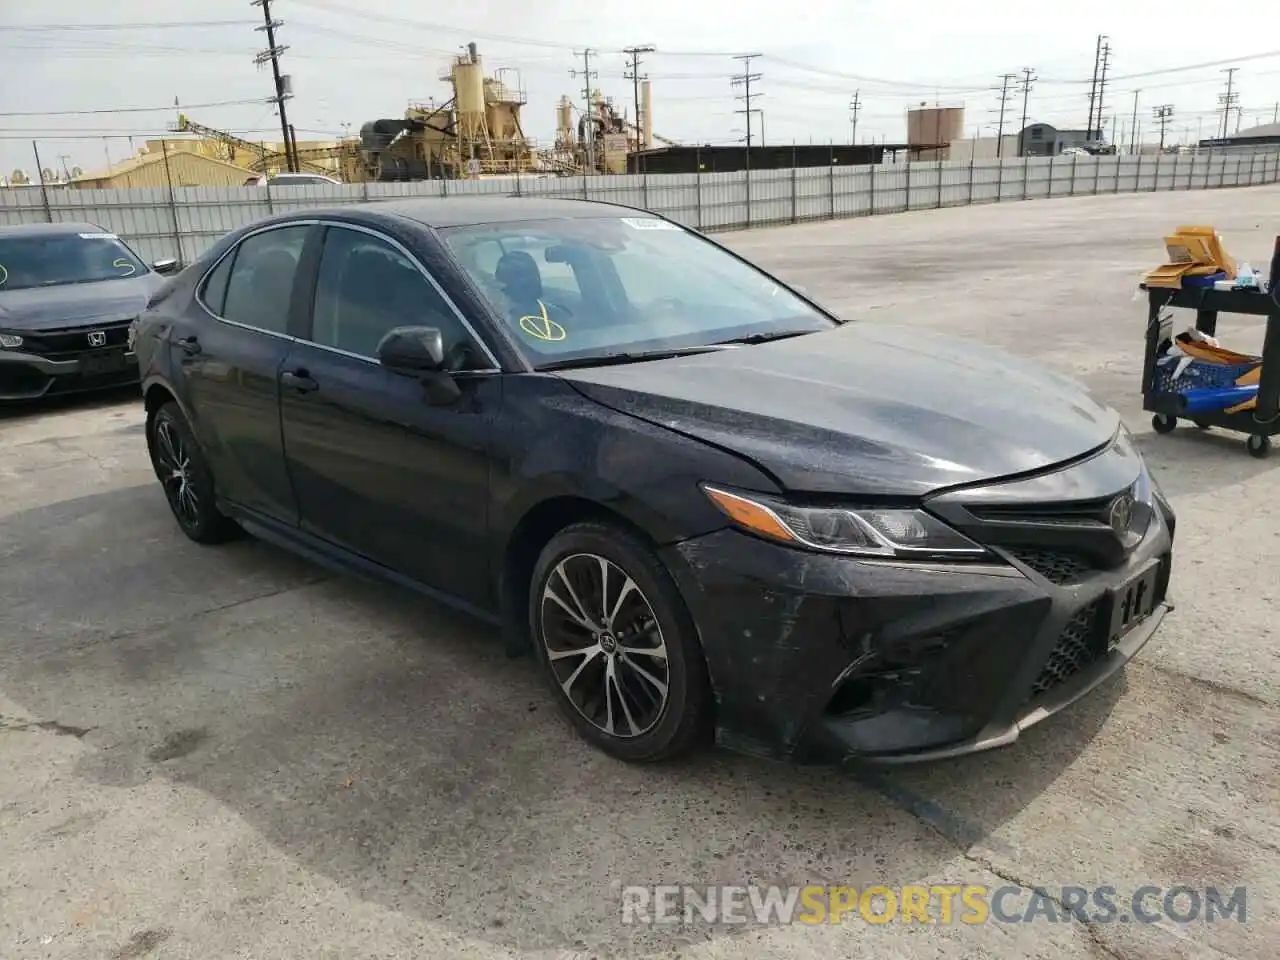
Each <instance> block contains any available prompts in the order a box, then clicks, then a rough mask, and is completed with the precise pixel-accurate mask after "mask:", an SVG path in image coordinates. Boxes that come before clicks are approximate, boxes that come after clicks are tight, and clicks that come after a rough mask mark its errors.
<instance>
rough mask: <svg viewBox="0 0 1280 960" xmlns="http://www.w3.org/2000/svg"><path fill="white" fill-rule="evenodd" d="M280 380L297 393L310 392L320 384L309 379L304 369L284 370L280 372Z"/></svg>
mask: <svg viewBox="0 0 1280 960" xmlns="http://www.w3.org/2000/svg"><path fill="white" fill-rule="evenodd" d="M280 382H281V383H282V384H284V385H285V386H286V387H291V388H292V389H294V390H297V391H298V392H299V393H310V392H311V391H313V390H319V389H320V384H318V383H316V382H315V380H313V379H311V377H310V376H309V375H308V373H307V371H305V370H286V371H285V372H284V373H282V374H280Z"/></svg>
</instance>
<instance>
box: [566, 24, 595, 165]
mask: <svg viewBox="0 0 1280 960" xmlns="http://www.w3.org/2000/svg"><path fill="white" fill-rule="evenodd" d="M593 53H595V51H594V50H592V49H591V48H590V47H587V48H586V49H584V50H583V51H582V52H581V53H577V52H575V53H574V56H575V57H581V58H582V71H581V72H579V71H577V70H570V71H569V76H571V77H582V98H583V100H584V101H585V105H586V111H585V112H584V113H583V114H582V115H583V116H584V117H586V118H587V119H586V123H584V124H583V126H582V132H583V138H582V140H583V143H582V145H583V147H584V149H585V150H586V152H587V169H588V170H590V171H591V172H592V173H595V172H596V134H595V128H594V125H593V124H592V122H591V121H592V118H593V117H594V116H595V107H594V106H593V105H592V103H591V81H592V80H594V79H595V78H596V77H597V76H599V74H597V73H596V72H595V71H594V70H592V69H591V55H592V54H593Z"/></svg>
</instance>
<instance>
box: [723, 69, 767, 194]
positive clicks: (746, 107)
mask: <svg viewBox="0 0 1280 960" xmlns="http://www.w3.org/2000/svg"><path fill="white" fill-rule="evenodd" d="M760 56H761V54H759V53H740V54H737V55H736V56H735V57H734V58H733V59H734V60H741V61H742V73H740V74H738V75H737V76H735V77H733V78H732V79H731V80H730V83H731V85H732V86H735V87H736V86H741V87H742V96H740V97H738V99H739V100H741V101H743V104H742V105H743V109H742V110H735V111H734V113H741V114H743V115H745V116H746V118H747V169H748V170H750V169H751V114H752V113H755V112H756V110H755V109H753V108H752V106H751V101H752V100H753V99H755V98H756V97H759V96H763V94H760V93H752V92H751V81H752V80H759V79H760V78H761V76H762V75H761V74H759V73H752V72H751V61H752V60H756V59H758V58H759V57H760Z"/></svg>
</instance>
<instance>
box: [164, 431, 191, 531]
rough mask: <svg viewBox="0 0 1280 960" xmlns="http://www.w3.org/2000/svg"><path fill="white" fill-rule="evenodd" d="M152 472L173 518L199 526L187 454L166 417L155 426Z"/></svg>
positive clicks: (189, 457)
mask: <svg viewBox="0 0 1280 960" xmlns="http://www.w3.org/2000/svg"><path fill="white" fill-rule="evenodd" d="M155 440H156V442H155V456H156V473H157V474H159V476H160V483H161V485H162V486H163V487H164V495H165V496H166V497H167V498H168V500H169V506H170V507H171V508H172V509H173V512H174V514H175V515H176V516H177V518H178V519H179V520H180V521H181V522H182V523H183V524H184V525H186V526H189V527H197V526H199V524H200V495H199V493H197V492H196V487H195V478H194V470H193V467H192V463H191V454H190V452H189V451H188V450H187V447H186V444H185V443H183V440H182V437H181V435H180V434H179V433H178V431H177V430H176V429H175V428H174V424H173V421H172V420H170V419H169V418H168V417H160V418H158V419H157V421H156V426H155Z"/></svg>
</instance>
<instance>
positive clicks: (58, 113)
mask: <svg viewBox="0 0 1280 960" xmlns="http://www.w3.org/2000/svg"><path fill="white" fill-rule="evenodd" d="M263 102H264V101H263V99H262V98H261V97H258V98H255V99H250V100H214V101H212V102H210V103H189V104H184V105H183V109H185V110H212V109H213V108H214V107H242V106H246V105H248V104H251V103H263ZM173 108H174V105H173V104H168V105H167V106H163V107H101V108H99V109H96V110H14V111H9V112H5V113H0V117H90V116H102V115H104V114H112V113H165V112H171V111H172V110H173Z"/></svg>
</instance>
